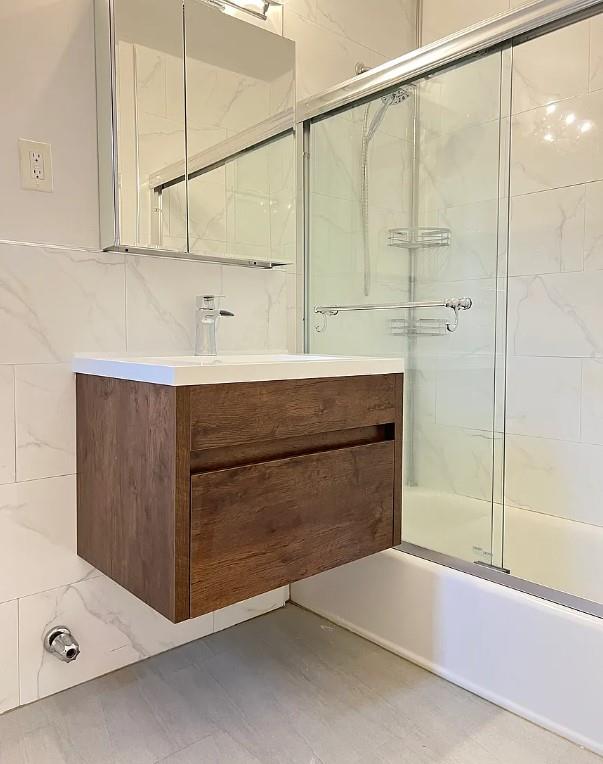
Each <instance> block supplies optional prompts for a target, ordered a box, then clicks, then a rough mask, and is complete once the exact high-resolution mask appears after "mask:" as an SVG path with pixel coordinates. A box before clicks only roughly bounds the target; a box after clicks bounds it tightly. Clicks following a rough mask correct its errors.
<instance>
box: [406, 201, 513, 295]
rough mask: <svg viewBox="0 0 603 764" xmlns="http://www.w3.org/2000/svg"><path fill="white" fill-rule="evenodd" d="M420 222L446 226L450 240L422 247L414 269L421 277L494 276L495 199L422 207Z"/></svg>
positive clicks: (427, 224)
mask: <svg viewBox="0 0 603 764" xmlns="http://www.w3.org/2000/svg"><path fill="white" fill-rule="evenodd" d="M420 225H424V226H427V227H431V226H436V227H442V228H447V229H448V230H449V231H450V244H449V245H448V246H446V247H434V248H431V249H424V250H422V251H421V257H420V258H416V261H415V273H416V274H417V278H418V280H420V281H423V280H425V281H450V282H452V281H458V280H468V279H482V278H493V277H495V276H496V266H497V261H498V240H497V228H498V200H496V199H492V200H488V201H485V202H476V203H474V204H464V205H461V206H460V207H448V208H447V209H442V210H435V211H426V212H423V211H421V219H420Z"/></svg>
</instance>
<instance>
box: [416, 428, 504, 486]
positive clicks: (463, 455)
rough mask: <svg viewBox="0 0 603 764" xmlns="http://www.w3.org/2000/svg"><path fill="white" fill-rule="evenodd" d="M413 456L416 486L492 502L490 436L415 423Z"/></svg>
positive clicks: (489, 434)
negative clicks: (415, 441)
mask: <svg viewBox="0 0 603 764" xmlns="http://www.w3.org/2000/svg"><path fill="white" fill-rule="evenodd" d="M416 439H417V442H420V443H421V449H419V450H418V453H417V454H416V456H415V479H416V481H417V484H418V485H421V486H427V487H429V488H430V489H432V490H435V491H443V492H448V493H451V494H454V495H457V496H469V497H471V498H474V499H482V500H483V501H489V500H491V498H492V453H493V445H492V441H493V438H492V433H491V432H485V431H480V430H469V429H466V428H464V427H440V426H437V425H429V424H428V423H423V422H418V423H417V424H416Z"/></svg>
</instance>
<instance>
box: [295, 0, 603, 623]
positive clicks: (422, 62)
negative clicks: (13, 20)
mask: <svg viewBox="0 0 603 764" xmlns="http://www.w3.org/2000/svg"><path fill="white" fill-rule="evenodd" d="M602 11H603V0H538V1H537V2H535V3H533V4H531V5H528V6H524V7H520V8H517V9H515V10H511V11H508V12H505V13H502V14H499V15H498V16H495V17H493V18H491V19H488V20H486V21H483V22H481V23H478V24H475V25H473V26H471V27H469V28H467V29H464V30H461V31H460V32H457V33H455V34H452V35H450V36H448V37H445V38H443V39H442V40H438V41H436V42H434V43H431V44H430V45H426V46H424V47H422V48H418V49H417V50H414V51H411V52H410V53H408V54H406V55H404V56H401V57H400V58H398V59H394V60H393V61H390V62H387V63H385V64H383V65H381V66H379V67H375V68H374V69H371V70H370V71H368V72H366V73H364V74H361V75H359V76H357V77H354V78H353V79H350V80H347V81H345V82H343V83H341V84H340V85H339V86H336V87H334V88H331V89H329V90H328V91H326V92H324V93H322V94H319V95H317V96H314V97H312V98H309V99H307V100H305V101H302V102H300V103H299V104H298V106H297V116H296V122H297V128H296V132H297V151H298V164H297V166H298V208H299V210H300V213H301V214H300V215H299V216H298V256H297V273H298V282H299V283H298V293H297V294H298V300H297V306H298V307H297V317H298V349H299V344H301V343H302V338H303V347H304V349H305V350H306V351H308V348H309V338H310V329H311V325H312V318H313V316H314V308H313V306H311V305H310V304H309V290H308V288H307V285H308V283H309V278H308V275H309V262H310V257H309V254H310V253H309V246H310V242H309V188H310V178H309V174H310V163H309V145H310V144H309V139H310V130H311V125H312V123H313V122H314V121H315V120H317V119H321V118H324V117H326V116H328V115H331V114H336V113H337V112H339V111H344V110H346V109H347V108H351V107H353V106H359V105H361V104H362V103H363V102H367V101H369V100H372V99H374V98H377V97H379V95H383V94H385V93H387V92H388V91H390V90H392V89H394V88H398V87H400V86H402V85H406V84H409V83H411V82H412V81H415V80H417V79H419V78H421V77H425V76H428V75H430V74H433V73H435V72H438V71H440V70H442V69H445V68H448V67H450V66H451V65H453V64H455V63H456V64H462V63H464V62H468V61H470V60H471V59H472V58H474V57H476V56H480V55H483V54H486V53H491V52H494V51H496V50H499V51H501V56H502V66H501V114H500V124H501V128H500V159H499V204H498V265H497V274H496V283H497V299H496V327H495V331H496V337H495V343H494V347H495V365H494V380H493V383H494V391H495V392H494V400H495V406H494V410H493V434H494V439H493V455H492V459H493V465H494V463H495V462H496V461H497V460H500V461H501V462H502V464H503V469H502V470H500V482H498V483H497V471H496V470H495V469H493V471H492V475H493V486H492V495H493V504H494V499H495V497H499V501H500V503H501V506H502V507H504V437H505V431H504V426H505V425H504V420H505V416H504V407H505V401H506V390H505V386H506V369H505V365H506V317H507V289H506V280H507V260H508V236H509V201H510V197H509V156H510V122H511V119H510V98H511V70H512V51H513V46H514V45H516V44H518V43H520V42H524V41H525V40H527V39H530V38H532V37H538V36H540V35H543V34H546V33H547V32H550V31H552V30H553V29H556V28H559V27H563V26H567V25H569V24H572V23H574V22H576V21H578V20H580V19H581V18H586V17H588V16H591V15H595V14H596V13H599V12H602ZM505 103H506V106H505ZM501 284H503V285H505V287H504V289H501V288H500V286H501ZM497 404H498V405H497ZM497 434H499V436H500V437H499V438H498V439H497V437H496V435H497ZM498 449H502V454H501V453H499V452H498ZM503 517H504V511H503ZM503 522H504V520H503ZM492 528H493V530H492V532H493V534H494V523H493V524H492ZM502 543H503V544H504V529H503V531H502ZM492 548H493V549H494V546H493V547H492ZM398 549H399V550H400V551H401V552H403V553H407V554H410V555H413V556H416V557H420V558H422V559H425V560H428V561H431V562H434V563H436V564H439V565H444V566H446V567H449V568H453V569H455V570H458V571H461V572H463V573H467V574H469V575H472V576H476V577H478V578H481V579H484V580H488V581H491V582H493V583H497V584H501V585H503V586H506V587H508V588H510V589H514V590H516V591H520V592H524V593H527V594H530V595H532V596H535V597H538V598H540V599H544V600H547V601H549V602H552V603H556V604H559V605H562V606H564V607H568V608H571V609H573V610H577V611H580V612H583V613H587V614H590V615H593V616H596V617H599V618H603V604H599V603H597V602H592V601H590V600H586V599H583V598H580V597H577V596H575V595H571V594H567V593H565V592H562V591H558V590H555V589H551V588H549V587H546V586H543V585H541V584H536V583H533V582H531V581H528V580H525V579H521V578H518V577H516V576H513V575H511V574H509V573H507V572H506V571H505V569H504V567H503V566H504V550H503V549H502V547H501V553H500V555H499V556H498V557H496V556H495V557H494V558H493V560H492V563H493V564H492V565H491V566H488V565H484V564H481V563H479V564H478V563H471V562H465V561H464V560H461V559H459V558H456V557H451V556H449V555H446V554H442V553H440V552H435V551H433V550H430V549H426V548H424V547H418V546H416V545H414V544H410V543H408V542H403V543H402V544H401V545H400V546H399V547H398Z"/></svg>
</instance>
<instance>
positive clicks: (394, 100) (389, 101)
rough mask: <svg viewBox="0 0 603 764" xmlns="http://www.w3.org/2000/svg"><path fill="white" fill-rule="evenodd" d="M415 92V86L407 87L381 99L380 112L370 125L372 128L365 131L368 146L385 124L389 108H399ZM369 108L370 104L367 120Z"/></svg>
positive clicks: (369, 127)
mask: <svg viewBox="0 0 603 764" xmlns="http://www.w3.org/2000/svg"><path fill="white" fill-rule="evenodd" d="M413 90H414V85H407V86H405V87H402V88H398V89H397V90H394V92H393V93H388V94H387V95H384V96H382V97H381V105H380V106H379V110H378V111H377V113H376V114H375V116H374V117H373V120H372V122H371V123H370V126H368V129H365V140H366V142H367V144H368V143H370V141H371V140H372V139H373V136H374V135H375V133H376V132H377V130H378V129H379V127H380V126H381V123H382V122H383V120H384V118H385V115H386V113H387V110H388V109H389V107H390V106H397V105H398V104H400V103H402V102H403V101H406V99H407V98H410V97H411V95H412V94H413ZM369 108H370V104H369V105H368V106H367V111H366V117H367V119H368V109H369Z"/></svg>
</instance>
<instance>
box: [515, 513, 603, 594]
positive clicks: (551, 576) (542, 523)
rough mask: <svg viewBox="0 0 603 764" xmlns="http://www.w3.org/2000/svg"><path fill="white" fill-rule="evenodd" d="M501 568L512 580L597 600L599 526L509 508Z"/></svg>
mask: <svg viewBox="0 0 603 764" xmlns="http://www.w3.org/2000/svg"><path fill="white" fill-rule="evenodd" d="M505 566H506V567H508V568H510V570H511V574H512V575H513V576H517V577H518V578H523V579H525V580H527V581H534V582H535V583H538V584H542V585H543V586H548V587H550V588H552V589H556V590H557V591H560V592H567V593H568V594H573V595H574V596H576V597H583V598H584V599H587V600H591V601H592V602H601V600H602V599H603V586H602V585H601V582H602V581H603V528H599V527H593V526H592V525H585V524H584V523H576V522H572V521H570V520H566V519H564V518H560V517H552V516H550V515H545V514H541V513H538V512H526V511H525V510H522V509H517V508H515V507H512V506H509V507H507V508H506V510H505Z"/></svg>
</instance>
